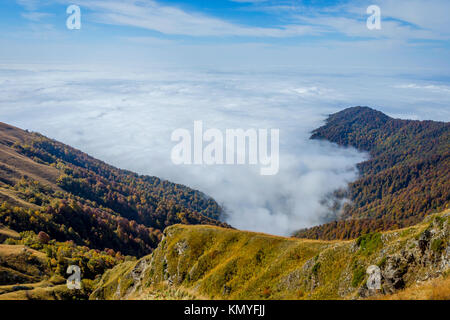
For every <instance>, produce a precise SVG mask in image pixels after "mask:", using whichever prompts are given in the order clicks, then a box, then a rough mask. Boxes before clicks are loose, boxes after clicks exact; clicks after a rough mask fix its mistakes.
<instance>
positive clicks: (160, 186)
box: [0, 123, 227, 256]
mask: <svg viewBox="0 0 450 320" xmlns="http://www.w3.org/2000/svg"><path fill="white" fill-rule="evenodd" d="M220 215H221V208H220V207H219V206H218V204H217V203H216V202H215V201H214V200H213V199H211V198H209V197H207V196H206V195H204V194H203V193H201V192H198V191H195V190H193V189H190V188H188V187H185V186H182V185H178V184H174V183H171V182H168V181H164V180H161V179H159V178H157V177H149V176H140V175H137V174H135V173H133V172H130V171H126V170H121V169H117V168H115V167H113V166H110V165H107V164H106V163H104V162H102V161H99V160H96V159H94V158H92V157H90V156H88V155H87V154H85V153H82V152H80V151H78V150H76V149H74V148H71V147H69V146H67V145H64V144H62V143H59V142H57V141H54V140H51V139H48V138H46V137H44V136H42V135H40V134H38V133H30V132H28V131H24V130H21V129H18V128H15V127H13V126H9V125H7V124H4V123H0V224H3V225H4V226H6V227H8V228H10V229H12V230H14V231H17V232H22V231H33V232H34V233H36V234H37V233H39V232H41V231H43V232H45V233H46V234H48V235H49V236H50V239H55V240H57V241H68V240H71V241H73V242H74V243H75V244H77V245H83V246H87V247H89V248H94V249H100V250H104V249H107V248H109V249H113V250H114V251H116V252H117V251H120V252H121V253H123V254H130V255H134V256H142V255H145V254H148V253H150V252H151V250H152V248H155V247H156V246H157V244H158V242H159V240H160V238H161V232H162V230H164V228H166V227H167V226H169V225H172V224H176V223H186V224H212V225H221V226H227V225H225V224H223V223H221V222H219V221H218V220H216V219H217V218H219V216H220Z"/></svg>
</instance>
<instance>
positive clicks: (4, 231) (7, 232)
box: [0, 223, 20, 243]
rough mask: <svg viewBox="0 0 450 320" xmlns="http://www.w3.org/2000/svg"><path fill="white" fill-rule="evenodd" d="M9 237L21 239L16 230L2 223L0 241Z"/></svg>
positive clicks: (0, 225)
mask: <svg viewBox="0 0 450 320" xmlns="http://www.w3.org/2000/svg"><path fill="white" fill-rule="evenodd" d="M8 238H13V239H19V238H20V235H19V234H18V233H17V232H15V231H14V230H11V229H9V228H7V227H5V226H4V225H2V224H1V223H0V243H2V242H3V241H5V240H6V239H8Z"/></svg>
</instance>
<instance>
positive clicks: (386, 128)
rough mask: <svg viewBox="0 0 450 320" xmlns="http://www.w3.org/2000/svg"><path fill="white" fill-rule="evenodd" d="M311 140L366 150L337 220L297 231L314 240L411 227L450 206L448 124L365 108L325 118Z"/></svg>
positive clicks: (353, 236)
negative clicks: (347, 201) (393, 115)
mask: <svg viewBox="0 0 450 320" xmlns="http://www.w3.org/2000/svg"><path fill="white" fill-rule="evenodd" d="M311 139H319V140H327V141H330V142H333V143H336V144H338V145H340V146H346V147H348V146H350V147H354V148H356V149H359V150H362V151H366V152H369V154H370V158H369V159H368V160H366V161H363V162H361V163H359V164H357V167H358V170H359V173H360V177H359V178H358V179H357V180H356V181H354V182H351V183H350V184H349V188H348V190H345V191H341V192H340V194H339V195H338V196H339V197H340V198H341V199H342V198H347V199H349V200H350V201H351V203H350V204H346V205H344V209H343V212H342V216H341V217H340V219H338V220H336V221H333V222H329V223H326V224H324V225H321V226H316V227H312V228H309V229H304V230H300V231H298V232H296V233H295V234H296V236H298V237H305V238H312V239H350V238H356V237H358V236H359V235H361V234H363V233H367V232H371V231H381V230H390V229H396V228H401V227H406V226H411V225H413V224H415V223H418V222H420V221H421V220H422V219H423V218H424V217H425V216H426V215H428V214H430V213H432V212H436V211H442V210H444V209H446V208H447V207H448V204H449V203H450V188H448V187H446V185H448V181H449V180H450V123H448V122H438V121H430V120H426V121H417V120H402V119H394V118H391V117H389V116H387V115H385V114H384V113H382V112H380V111H377V110H374V109H371V108H369V107H352V108H347V109H344V110H342V111H339V112H337V113H335V114H332V115H329V117H328V118H327V119H326V121H325V124H324V125H323V126H321V127H319V128H317V129H315V130H314V131H313V132H312V135H311Z"/></svg>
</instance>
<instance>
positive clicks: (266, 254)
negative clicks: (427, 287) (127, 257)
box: [90, 211, 450, 300]
mask: <svg viewBox="0 0 450 320" xmlns="http://www.w3.org/2000/svg"><path fill="white" fill-rule="evenodd" d="M449 236H450V211H447V212H443V213H441V214H436V215H433V216H430V217H429V218H428V219H427V221H425V222H423V223H421V224H419V225H416V226H413V227H409V228H406V229H402V230H396V231H390V232H386V233H374V234H369V235H365V236H362V237H360V238H358V239H357V240H352V241H319V240H306V239H295V238H282V237H276V236H270V235H265V234H259V233H252V232H245V231H238V230H231V229H223V228H218V227H211V226H185V225H174V226H171V227H169V228H167V229H166V230H165V237H164V239H163V240H162V241H161V243H160V244H159V246H158V248H157V249H156V250H155V251H154V252H153V253H152V254H151V255H149V256H146V257H144V258H142V259H140V260H139V261H132V262H125V263H122V264H119V265H118V266H116V267H115V268H113V269H111V270H108V271H107V272H106V273H105V274H104V276H103V277H102V279H101V281H100V283H99V285H98V287H97V289H96V290H95V291H94V292H93V294H92V295H91V297H90V298H91V299H183V298H184V299H186V298H192V299H205V298H207V299H256V300H259V299H325V298H326V299H351V298H364V297H369V296H372V295H374V294H377V293H378V294H391V293H395V292H398V291H399V290H402V289H404V288H409V287H411V286H413V285H416V284H417V283H420V282H421V281H426V280H428V279H433V278H437V277H443V278H445V279H447V278H448V275H449V267H450V243H449ZM369 265H378V266H379V268H380V270H381V274H382V282H381V284H382V290H381V291H380V292H375V291H371V290H369V289H368V288H367V286H366V280H367V275H366V269H367V267H368V266H369ZM447 298H449V297H447Z"/></svg>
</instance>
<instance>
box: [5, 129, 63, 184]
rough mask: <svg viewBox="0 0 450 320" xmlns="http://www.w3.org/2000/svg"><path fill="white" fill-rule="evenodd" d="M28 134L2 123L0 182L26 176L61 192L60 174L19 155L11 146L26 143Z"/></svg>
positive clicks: (54, 169) (52, 168) (51, 168)
mask: <svg viewBox="0 0 450 320" xmlns="http://www.w3.org/2000/svg"><path fill="white" fill-rule="evenodd" d="M27 134H28V133H27V132H26V131H24V130H21V129H19V128H16V127H13V126H10V125H8V124H5V123H2V122H0V180H3V179H7V180H9V181H17V180H19V179H20V178H22V177H23V176H24V175H26V176H29V177H30V178H32V179H34V180H37V181H39V182H41V183H42V184H45V185H50V186H52V187H53V188H55V189H58V190H59V187H58V186H57V185H56V180H57V179H58V177H59V175H60V172H59V171H58V170H57V169H56V168H54V167H50V166H47V165H44V164H40V163H37V162H35V161H33V160H32V159H30V158H28V157H26V156H24V155H21V154H19V153H17V152H16V151H15V150H14V149H13V148H11V146H12V145H13V144H14V143H16V142H21V143H23V142H25V139H26V137H27Z"/></svg>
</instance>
